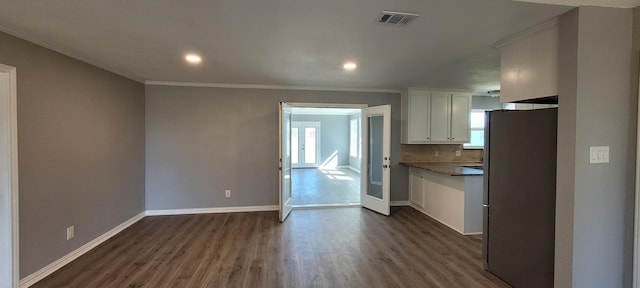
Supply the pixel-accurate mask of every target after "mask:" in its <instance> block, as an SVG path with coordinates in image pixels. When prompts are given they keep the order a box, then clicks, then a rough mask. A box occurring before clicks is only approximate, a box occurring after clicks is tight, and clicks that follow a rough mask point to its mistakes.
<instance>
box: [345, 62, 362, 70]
mask: <svg viewBox="0 0 640 288" xmlns="http://www.w3.org/2000/svg"><path fill="white" fill-rule="evenodd" d="M342 67H343V68H344V70H347V71H352V70H355V69H356V68H357V67H358V65H356V63H354V62H347V63H344V65H342Z"/></svg>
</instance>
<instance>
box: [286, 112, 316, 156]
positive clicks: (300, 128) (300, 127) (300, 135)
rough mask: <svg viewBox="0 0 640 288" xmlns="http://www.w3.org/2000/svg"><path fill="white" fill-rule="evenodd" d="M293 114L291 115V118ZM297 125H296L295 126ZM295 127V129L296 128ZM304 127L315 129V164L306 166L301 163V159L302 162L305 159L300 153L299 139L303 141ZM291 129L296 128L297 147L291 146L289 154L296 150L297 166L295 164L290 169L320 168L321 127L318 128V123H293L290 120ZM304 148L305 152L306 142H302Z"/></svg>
mask: <svg viewBox="0 0 640 288" xmlns="http://www.w3.org/2000/svg"><path fill="white" fill-rule="evenodd" d="M293 115H295V114H292V116H293ZM296 124H298V125H296ZM296 126H297V127H296ZM306 127H315V128H316V162H315V163H311V164H306V163H304V162H303V161H301V159H303V160H304V161H306V157H305V156H304V155H302V154H304V152H303V153H300V143H301V141H300V139H304V138H305V137H304V128H306ZM291 128H292V129H293V128H298V147H293V146H291V153H293V149H294V148H297V149H298V164H295V166H294V165H293V164H292V165H291V168H292V169H295V168H318V167H320V149H322V144H321V141H322V140H321V139H322V137H321V135H320V134H321V133H320V131H321V129H322V127H321V126H320V121H293V120H291ZM304 146H305V149H303V151H304V150H306V146H307V142H306V141H304Z"/></svg>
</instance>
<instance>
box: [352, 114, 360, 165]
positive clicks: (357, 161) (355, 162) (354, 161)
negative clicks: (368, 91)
mask: <svg viewBox="0 0 640 288" xmlns="http://www.w3.org/2000/svg"><path fill="white" fill-rule="evenodd" d="M360 117H362V114H361V113H355V114H351V115H349V121H351V119H357V118H360ZM349 125H351V124H349ZM360 126H362V125H360ZM360 126H358V131H360V130H361V129H362V128H361V127H360ZM349 127H351V126H349ZM349 133H350V132H349ZM360 135H362V133H360ZM360 150H361V149H360ZM358 151H359V150H358ZM359 153H361V152H359ZM349 166H351V168H353V169H355V170H358V171H360V166H362V159H361V157H351V155H349Z"/></svg>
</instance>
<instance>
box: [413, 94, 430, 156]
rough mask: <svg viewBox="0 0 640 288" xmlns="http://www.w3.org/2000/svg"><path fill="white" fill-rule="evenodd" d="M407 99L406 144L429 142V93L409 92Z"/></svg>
mask: <svg viewBox="0 0 640 288" xmlns="http://www.w3.org/2000/svg"><path fill="white" fill-rule="evenodd" d="M408 98H409V103H408V107H407V110H408V112H409V119H408V123H407V124H408V125H409V127H408V134H409V135H408V139H407V140H408V143H409V144H417V143H426V142H429V141H430V139H429V110H430V109H429V106H430V104H431V103H430V102H431V93H429V92H426V91H409V97H408Z"/></svg>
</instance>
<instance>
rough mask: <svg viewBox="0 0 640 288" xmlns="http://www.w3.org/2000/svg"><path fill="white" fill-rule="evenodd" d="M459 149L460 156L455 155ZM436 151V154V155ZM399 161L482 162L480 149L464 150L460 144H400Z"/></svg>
mask: <svg viewBox="0 0 640 288" xmlns="http://www.w3.org/2000/svg"><path fill="white" fill-rule="evenodd" d="M456 151H460V156H456ZM436 153H437V155H438V156H436ZM400 154H402V155H401V161H405V162H464V163H474V162H477V163H480V162H482V155H483V150H482V149H470V150H465V149H464V148H463V145H462V144H460V145H458V144H422V145H416V144H402V145H401V146H400Z"/></svg>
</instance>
